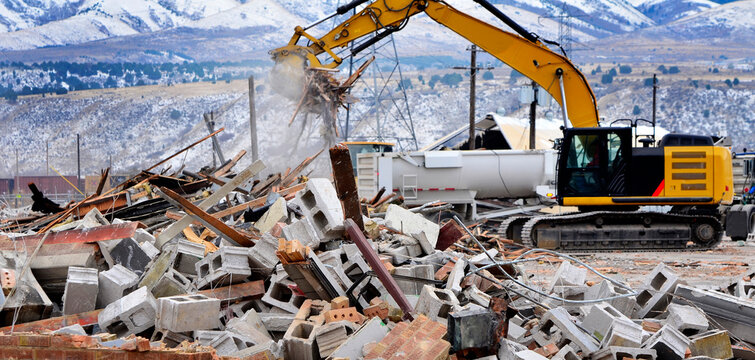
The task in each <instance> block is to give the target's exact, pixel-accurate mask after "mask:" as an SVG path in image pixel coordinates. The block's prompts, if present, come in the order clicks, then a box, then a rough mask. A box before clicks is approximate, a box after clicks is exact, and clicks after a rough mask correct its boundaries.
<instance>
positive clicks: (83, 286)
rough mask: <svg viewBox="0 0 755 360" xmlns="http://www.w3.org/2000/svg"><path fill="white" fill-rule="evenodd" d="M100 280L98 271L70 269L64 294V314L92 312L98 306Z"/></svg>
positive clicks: (79, 268)
mask: <svg viewBox="0 0 755 360" xmlns="http://www.w3.org/2000/svg"><path fill="white" fill-rule="evenodd" d="M98 292H99V279H98V276H97V269H90V268H82V267H73V266H72V267H70V268H68V278H67V280H66V287H65V292H64V293H63V314H66V315H73V314H79V313H83V312H87V311H92V310H94V309H95V308H96V306H97V293H98Z"/></svg>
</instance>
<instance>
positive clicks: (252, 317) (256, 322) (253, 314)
mask: <svg viewBox="0 0 755 360" xmlns="http://www.w3.org/2000/svg"><path fill="white" fill-rule="evenodd" d="M239 320H240V321H243V322H244V323H246V324H248V325H249V326H251V327H252V328H253V329H255V330H257V331H258V332H260V333H261V334H262V335H264V336H265V337H267V338H268V339H272V338H273V337H272V336H270V333H269V332H268V331H267V327H265V323H264V321H262V317H260V314H259V313H257V310H254V309H249V311H247V312H246V313H244V315H243V316H241V317H240V318H239Z"/></svg>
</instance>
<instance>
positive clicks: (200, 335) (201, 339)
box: [194, 330, 225, 346]
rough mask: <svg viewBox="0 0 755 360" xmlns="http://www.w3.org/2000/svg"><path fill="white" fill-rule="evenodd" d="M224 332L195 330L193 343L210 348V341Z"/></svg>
mask: <svg viewBox="0 0 755 360" xmlns="http://www.w3.org/2000/svg"><path fill="white" fill-rule="evenodd" d="M224 332H225V331H221V330H195V331H194V341H196V342H198V343H199V344H200V345H204V346H210V343H212V340H214V339H215V338H216V337H218V336H220V335H221V334H223V333H224Z"/></svg>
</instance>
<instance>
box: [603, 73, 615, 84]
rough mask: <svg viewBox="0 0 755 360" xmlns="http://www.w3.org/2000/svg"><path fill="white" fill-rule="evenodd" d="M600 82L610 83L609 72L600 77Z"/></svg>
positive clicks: (611, 78) (611, 79)
mask: <svg viewBox="0 0 755 360" xmlns="http://www.w3.org/2000/svg"><path fill="white" fill-rule="evenodd" d="M600 82H601V83H603V84H610V83H612V82H613V76H611V74H604V75H603V76H601V77H600Z"/></svg>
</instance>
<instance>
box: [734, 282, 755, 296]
mask: <svg viewBox="0 0 755 360" xmlns="http://www.w3.org/2000/svg"><path fill="white" fill-rule="evenodd" d="M734 296H739V297H741V298H744V299H755V281H753V280H750V281H744V280H739V281H738V282H737V284H736V286H735V288H734Z"/></svg>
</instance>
